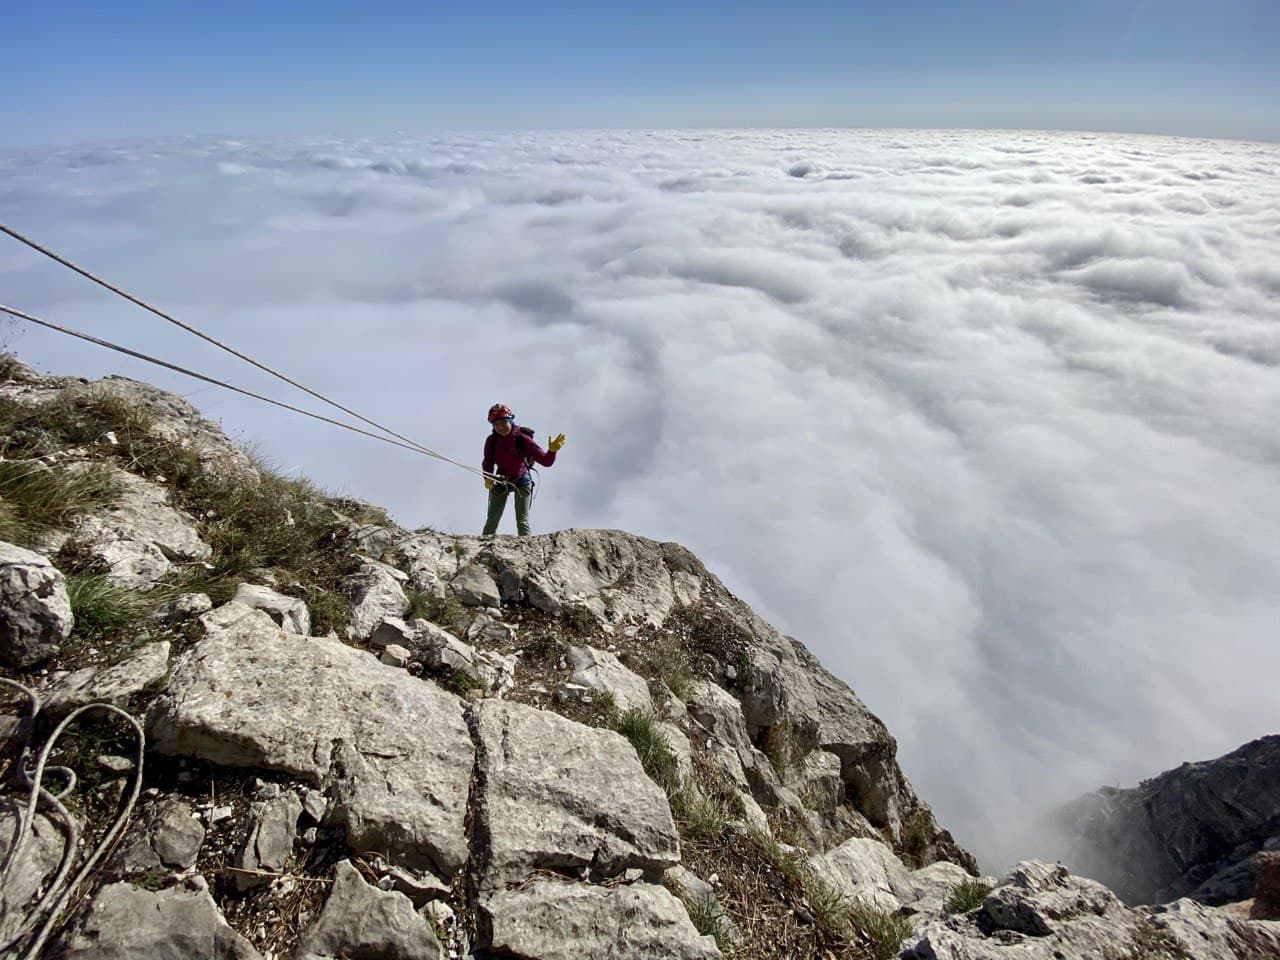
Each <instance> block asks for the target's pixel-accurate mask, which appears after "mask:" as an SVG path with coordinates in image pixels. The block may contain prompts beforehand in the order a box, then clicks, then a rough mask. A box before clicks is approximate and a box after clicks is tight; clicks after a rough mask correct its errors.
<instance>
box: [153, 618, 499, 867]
mask: <svg viewBox="0 0 1280 960" xmlns="http://www.w3.org/2000/svg"><path fill="white" fill-rule="evenodd" d="M258 616H262V615H261V614H260V613H259V614H258ZM264 619H265V617H264ZM147 726H148V731H149V737H150V740H151V744H152V746H154V747H155V749H157V750H159V751H160V752H162V753H167V754H171V755H180V756H195V757H200V758H202V759H205V760H209V761H212V762H214V763H220V764H226V765H229V766H249V767H251V766H261V767H266V768H267V769H271V770H280V771H284V772H286V773H290V774H292V775H294V776H297V777H300V778H302V779H304V780H306V781H307V782H309V783H310V784H312V785H313V786H316V787H323V788H324V789H325V790H326V791H327V792H328V793H329V796H330V800H331V807H330V811H329V817H330V819H331V820H332V821H335V822H338V823H343V824H345V825H346V828H347V835H348V842H349V843H350V844H351V845H352V847H353V848H354V849H357V850H383V851H387V852H389V853H391V854H393V855H395V856H396V857H397V859H399V860H401V861H402V862H404V863H405V864H406V865H409V866H429V867H434V868H435V869H437V870H440V871H443V872H444V873H445V874H446V875H447V874H451V873H453V872H454V871H455V870H457V869H458V868H459V867H460V866H461V865H462V863H463V861H464V860H465V859H466V856H467V849H466V841H465V837H464V832H463V821H464V819H465V816H466V806H467V794H468V790H469V788H470V781H471V771H472V767H473V764H474V749H473V746H472V742H471V737H470V734H469V733H468V730H467V727H466V724H465V723H464V720H463V708H462V702H461V701H460V700H459V699H458V698H457V697H455V696H454V695H452V694H450V693H447V692H445V691H443V690H441V689H440V688H439V687H437V686H435V685H434V684H431V683H424V682H423V681H421V680H418V679H416V678H414V677H411V676H408V675H407V674H406V673H405V672H404V671H403V670H397V669H395V668H392V667H388V666H384V665H383V664H381V663H379V662H378V661H377V660H376V659H375V658H374V657H372V656H370V655H369V654H368V653H365V652H364V651H361V650H356V649H354V648H352V647H348V646H346V645H344V644H342V643H339V642H337V641H330V640H325V639H322V638H315V639H308V638H305V637H299V636H296V635H294V634H287V633H284V632H283V631H281V630H280V629H278V628H277V627H275V625H274V624H270V621H267V626H266V627H264V626H263V624H262V621H260V620H257V619H255V618H254V617H245V618H243V619H241V620H238V621H236V622H235V623H233V624H232V625H231V626H230V627H228V628H225V629H222V630H219V631H215V632H214V633H212V634H210V635H209V636H208V637H206V638H205V639H204V640H202V641H201V642H199V643H197V644H196V645H195V646H194V647H192V648H191V649H190V650H188V651H187V652H186V653H185V654H183V655H182V656H181V657H180V658H178V659H177V660H176V661H175V663H174V667H173V670H172V672H171V673H170V677H169V681H168V683H167V685H166V687H165V690H164V692H163V693H162V695H161V696H160V697H158V698H157V699H156V701H155V702H154V704H153V705H152V708H151V711H150V713H149V714H148V720H147Z"/></svg>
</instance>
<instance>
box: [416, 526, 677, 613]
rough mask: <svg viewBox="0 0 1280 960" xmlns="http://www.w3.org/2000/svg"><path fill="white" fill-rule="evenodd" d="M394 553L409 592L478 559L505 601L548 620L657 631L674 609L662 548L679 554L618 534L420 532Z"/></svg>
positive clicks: (428, 587)
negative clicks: (404, 561) (566, 614)
mask: <svg viewBox="0 0 1280 960" xmlns="http://www.w3.org/2000/svg"><path fill="white" fill-rule="evenodd" d="M397 546H398V547H399V548H400V549H401V550H402V551H404V553H405V554H406V556H408V557H409V565H410V572H411V575H412V576H413V578H414V584H415V586H418V587H419V589H423V590H426V591H428V592H435V590H437V589H438V584H439V583H440V582H441V581H442V580H449V579H452V578H453V576H454V575H455V572H456V571H458V570H461V569H462V568H463V567H464V566H465V565H466V564H465V563H463V561H464V560H466V561H469V562H474V561H476V560H483V561H484V564H485V565H486V566H487V567H488V568H489V569H491V570H492V571H493V574H492V576H493V577H494V578H496V580H497V584H498V590H499V593H500V594H501V597H502V600H503V601H504V602H507V601H510V602H513V603H523V604H528V605H530V606H533V607H537V608H538V609H541V610H545V611H547V612H548V613H561V612H562V611H564V610H566V609H569V608H575V607H576V608H580V609H583V610H586V611H588V612H589V613H590V614H591V616H592V617H593V618H594V619H596V620H597V621H600V622H602V623H619V622H630V621H635V622H647V623H651V624H653V625H654V626H659V625H661V624H662V622H663V621H664V620H665V619H666V617H667V615H668V614H669V613H670V612H671V610H672V609H673V608H674V607H675V605H676V602H677V601H676V597H675V590H674V588H673V585H672V579H671V571H670V570H669V569H668V567H667V560H666V557H667V548H668V547H670V548H672V549H671V553H672V554H673V555H675V554H677V553H679V552H680V548H677V547H675V545H674V544H672V545H667V544H660V543H656V542H654V541H652V540H645V539H644V538H643V537H636V536H633V535H631V534H628V533H624V532H622V531H619V530H562V531H560V532H558V533H552V534H544V535H542V536H538V537H498V538H493V539H484V538H480V537H452V536H449V535H445V534H439V533H434V532H426V533H420V534H414V535H413V536H412V537H408V538H406V539H405V540H402V541H400V543H399V544H397ZM686 553H687V551H686ZM692 563H693V564H697V561H696V560H694V561H692ZM697 566H699V567H700V565H697ZM688 589H689V585H687V584H686V591H688ZM606 599H607V600H608V601H609V602H608V603H606V602H605V601H606Z"/></svg>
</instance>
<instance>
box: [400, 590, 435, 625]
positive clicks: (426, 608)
mask: <svg viewBox="0 0 1280 960" xmlns="http://www.w3.org/2000/svg"><path fill="white" fill-rule="evenodd" d="M404 595H405V597H407V598H408V600H409V612H408V614H406V617H407V619H409V620H430V619H431V613H432V607H433V604H432V602H431V598H430V597H429V596H427V594H425V593H423V592H422V591H421V590H419V589H418V588H417V587H410V586H405V588H404Z"/></svg>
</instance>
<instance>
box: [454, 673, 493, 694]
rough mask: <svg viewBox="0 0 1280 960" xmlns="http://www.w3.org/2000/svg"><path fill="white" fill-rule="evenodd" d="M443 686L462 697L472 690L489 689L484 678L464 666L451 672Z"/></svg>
mask: <svg viewBox="0 0 1280 960" xmlns="http://www.w3.org/2000/svg"><path fill="white" fill-rule="evenodd" d="M443 686H444V688H445V689H446V690H449V691H451V692H453V693H456V694H457V695H458V696H460V697H465V696H466V695H467V694H468V693H469V692H470V691H472V690H488V689H489V688H488V687H487V686H486V685H485V682H484V681H483V680H481V679H480V678H479V677H477V676H475V674H473V673H470V672H469V671H467V670H463V669H462V668H458V669H457V670H454V671H453V673H451V674H449V676H448V678H447V679H446V680H445V681H444V684H443Z"/></svg>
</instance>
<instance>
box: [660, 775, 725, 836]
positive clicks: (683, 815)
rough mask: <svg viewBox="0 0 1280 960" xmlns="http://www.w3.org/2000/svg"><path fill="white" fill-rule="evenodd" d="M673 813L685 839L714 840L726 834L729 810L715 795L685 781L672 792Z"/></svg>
mask: <svg viewBox="0 0 1280 960" xmlns="http://www.w3.org/2000/svg"><path fill="white" fill-rule="evenodd" d="M670 800H671V815H672V816H673V817H674V818H675V821H676V827H677V829H678V830H679V831H680V836H681V837H683V838H685V839H692V840H702V841H713V840H718V839H719V838H720V837H721V836H722V835H723V834H724V828H725V825H726V824H727V823H728V822H729V812H728V811H727V810H726V809H725V806H724V804H723V803H721V802H720V800H719V799H718V798H717V797H715V796H714V795H708V794H705V793H702V792H701V791H699V790H697V789H695V788H694V786H693V784H691V783H689V782H687V781H686V782H684V783H682V784H681V785H680V788H679V789H678V790H675V791H674V792H672V793H671V794H670Z"/></svg>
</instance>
